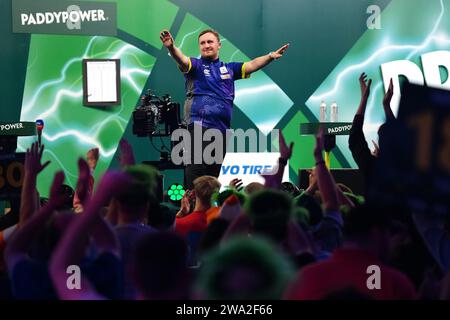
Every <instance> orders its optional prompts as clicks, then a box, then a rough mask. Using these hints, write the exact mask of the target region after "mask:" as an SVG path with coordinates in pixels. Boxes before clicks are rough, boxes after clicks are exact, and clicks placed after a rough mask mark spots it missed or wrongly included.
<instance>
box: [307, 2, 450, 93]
mask: <svg viewBox="0 0 450 320" xmlns="http://www.w3.org/2000/svg"><path fill="white" fill-rule="evenodd" d="M440 4H441V11H440V13H439V17H438V19H437V20H436V23H435V24H434V26H433V29H432V30H431V32H430V33H429V34H428V36H427V37H426V38H425V40H424V41H423V42H422V43H421V44H420V45H390V46H385V47H382V48H380V49H379V50H377V51H376V52H375V53H373V54H372V55H371V56H370V57H369V58H368V59H367V60H366V61H365V62H361V63H359V64H356V65H352V66H349V67H347V68H346V69H344V70H343V71H342V72H340V73H339V75H338V76H337V80H336V82H335V84H334V87H333V89H331V90H330V91H327V92H325V93H323V94H321V95H313V96H311V97H310V98H309V100H311V101H321V100H324V99H325V98H326V97H329V96H331V95H334V94H336V92H337V91H338V89H339V87H340V85H341V80H342V78H343V77H344V76H346V75H347V74H349V73H350V72H352V71H354V70H358V69H361V68H363V67H365V66H367V65H369V64H370V63H371V62H372V61H373V60H375V59H376V58H377V57H378V56H379V55H381V54H383V53H385V52H386V51H394V50H413V51H412V52H410V54H409V55H408V56H407V57H406V59H410V58H411V57H412V56H414V55H415V54H416V53H417V52H419V51H420V50H422V49H425V48H426V47H427V46H428V45H429V44H430V43H431V41H433V40H435V41H436V42H438V43H439V42H442V36H436V37H435V36H433V35H434V33H436V31H437V29H438V27H439V24H440V23H441V20H442V17H443V16H444V13H445V8H444V3H443V0H440ZM378 88H379V85H377V87H376V88H375V89H378ZM374 91H375V90H374Z"/></svg>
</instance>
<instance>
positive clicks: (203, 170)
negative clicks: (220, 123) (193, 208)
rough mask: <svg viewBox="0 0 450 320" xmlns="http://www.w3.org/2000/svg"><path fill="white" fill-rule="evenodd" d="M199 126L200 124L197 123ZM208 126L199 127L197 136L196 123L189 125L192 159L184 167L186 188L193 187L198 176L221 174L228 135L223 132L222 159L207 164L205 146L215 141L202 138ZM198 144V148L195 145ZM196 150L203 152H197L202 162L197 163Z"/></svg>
mask: <svg viewBox="0 0 450 320" xmlns="http://www.w3.org/2000/svg"><path fill="white" fill-rule="evenodd" d="M197 126H198V125H197ZM207 129H208V128H205V127H200V126H198V127H197V131H196V133H197V136H195V134H194V125H193V124H191V125H189V126H188V131H189V134H190V136H191V145H190V159H191V163H190V164H185V169H184V182H185V183H184V184H185V188H187V189H193V187H194V186H193V182H194V180H195V179H197V178H198V177H202V176H213V177H216V178H217V177H219V175H220V168H221V167H222V162H223V159H224V158H225V153H226V149H227V148H226V137H225V133H224V132H221V136H222V145H221V148H222V154H223V157H222V158H221V160H220V161H217V162H216V163H213V164H206V163H205V159H203V151H204V150H205V148H206V147H207V146H208V145H210V144H211V143H214V141H215V140H214V139H212V141H204V139H202V137H203V134H204V132H205V131H206V130H207ZM200 132H201V136H198V135H199V133H200ZM196 145H198V146H197V148H196V147H195V146H196ZM188 147H189V146H188ZM195 152H197V153H199V152H201V155H199V154H197V158H201V163H195V161H194V160H195ZM212 156H215V153H214V152H213V153H212Z"/></svg>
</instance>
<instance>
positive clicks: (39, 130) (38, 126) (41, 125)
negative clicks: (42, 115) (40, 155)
mask: <svg viewBox="0 0 450 320" xmlns="http://www.w3.org/2000/svg"><path fill="white" fill-rule="evenodd" d="M43 129H44V120H41V119H38V120H36V130H37V134H38V143H39V147H40V146H41V137H42V130H43Z"/></svg>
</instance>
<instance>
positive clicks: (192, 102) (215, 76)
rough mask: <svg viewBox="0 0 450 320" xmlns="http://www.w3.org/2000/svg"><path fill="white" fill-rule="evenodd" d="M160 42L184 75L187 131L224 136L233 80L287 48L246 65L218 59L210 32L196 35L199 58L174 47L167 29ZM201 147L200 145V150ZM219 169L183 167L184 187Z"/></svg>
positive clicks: (216, 43)
mask: <svg viewBox="0 0 450 320" xmlns="http://www.w3.org/2000/svg"><path fill="white" fill-rule="evenodd" d="M160 39H161V41H162V43H163V44H164V46H165V47H166V48H167V49H168V51H169V53H170V55H171V56H172V58H173V59H174V60H175V62H176V63H177V65H178V67H179V69H180V70H181V71H182V72H183V73H184V76H185V80H186V101H185V105H184V117H185V120H186V123H187V124H188V128H189V129H190V130H192V128H193V126H194V124H198V125H200V126H201V127H202V129H203V130H206V129H218V130H220V131H221V132H222V133H225V131H226V130H227V129H229V128H230V124H231V114H232V110H233V100H234V81H235V80H239V79H244V78H248V77H249V76H250V74H251V73H253V72H255V71H258V70H259V69H261V68H263V67H264V66H266V65H267V64H269V63H270V62H271V61H273V60H275V59H278V58H280V57H281V56H282V55H283V53H284V52H285V51H286V49H287V48H288V46H289V45H288V44H286V45H284V46H282V47H281V48H279V49H278V50H276V51H273V52H270V53H269V54H267V55H264V56H261V57H258V58H255V59H253V60H251V61H249V62H245V63H244V62H229V63H225V62H222V61H220V59H219V50H220V48H221V43H220V38H219V34H218V33H217V32H216V31H214V30H211V29H208V30H204V31H202V32H200V34H199V36H198V43H199V50H200V55H201V57H200V59H197V58H194V57H186V56H185V55H184V54H183V52H181V50H180V49H179V48H177V47H176V46H175V44H174V41H173V38H172V35H171V34H170V32H169V31H168V30H163V31H162V32H161V34H160ZM191 140H193V139H191ZM224 141H225V139H224ZM203 148H204V143H203V142H202V148H201V150H203ZM224 149H225V146H224ZM220 166H221V164H220V163H219V164H213V165H206V164H201V165H199V164H190V165H187V166H186V182H187V185H188V187H190V185H191V184H192V181H193V180H194V179H195V178H196V177H198V176H203V175H212V176H215V177H217V176H218V175H219V172H220Z"/></svg>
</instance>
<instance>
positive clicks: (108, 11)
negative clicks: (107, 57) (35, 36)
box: [12, 0, 117, 35]
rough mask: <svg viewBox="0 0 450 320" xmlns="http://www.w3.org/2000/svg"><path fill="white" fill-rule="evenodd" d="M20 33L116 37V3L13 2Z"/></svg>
mask: <svg viewBox="0 0 450 320" xmlns="http://www.w3.org/2000/svg"><path fill="white" fill-rule="evenodd" d="M12 14H13V19H12V20H13V31H14V32H18V33H50V34H76V35H79V34H87V35H116V34H117V25H116V21H117V19H116V4H115V3H103V2H76V1H71V2H68V1H55V0H52V1H50V0H47V1H31V0H15V1H13V9H12Z"/></svg>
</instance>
